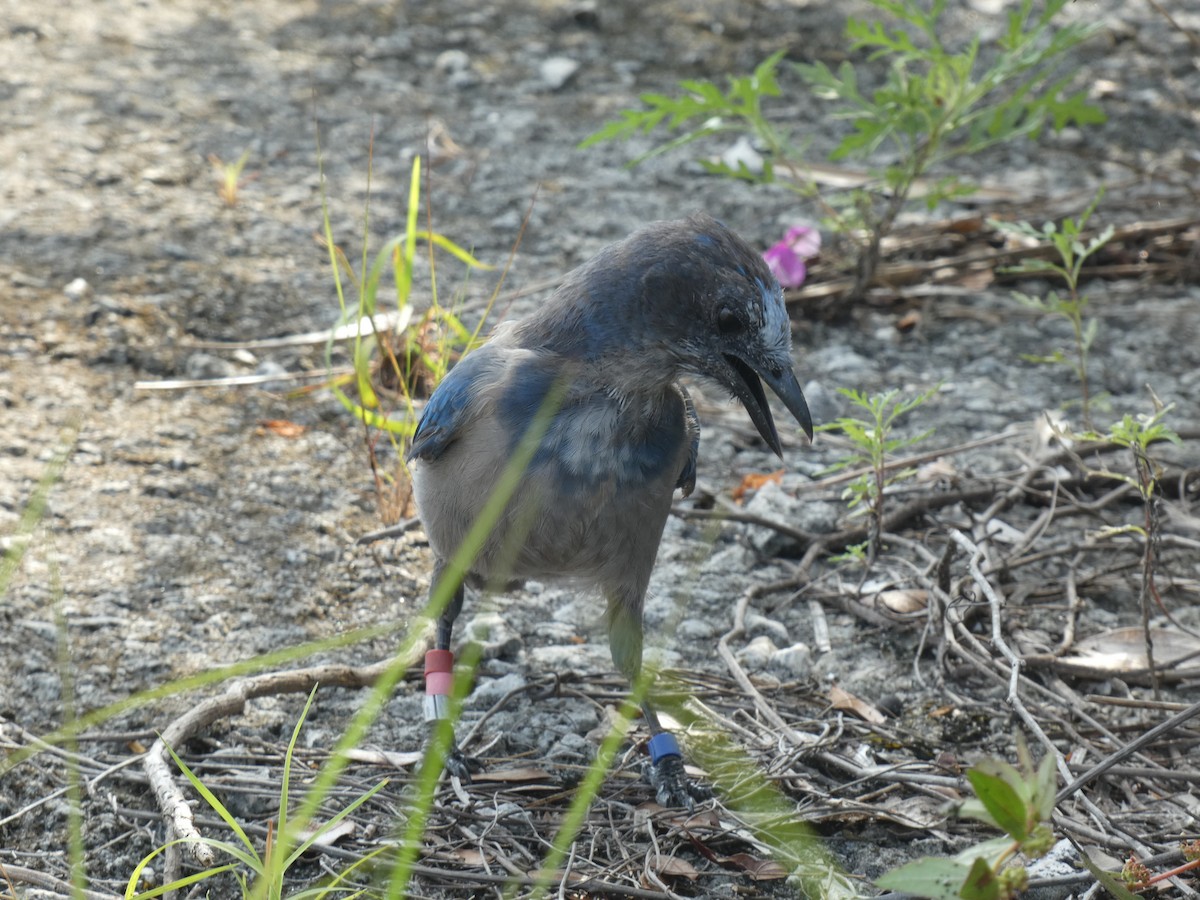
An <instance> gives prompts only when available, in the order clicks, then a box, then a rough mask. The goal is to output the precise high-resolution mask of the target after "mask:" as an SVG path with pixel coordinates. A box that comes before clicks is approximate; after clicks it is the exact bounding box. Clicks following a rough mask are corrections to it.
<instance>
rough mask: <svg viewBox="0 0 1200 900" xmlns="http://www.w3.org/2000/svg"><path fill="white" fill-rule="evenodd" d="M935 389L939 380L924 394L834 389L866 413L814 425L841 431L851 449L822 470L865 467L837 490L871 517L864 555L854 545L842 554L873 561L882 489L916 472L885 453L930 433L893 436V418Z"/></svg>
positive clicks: (928, 396) (897, 417)
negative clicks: (891, 460)
mask: <svg viewBox="0 0 1200 900" xmlns="http://www.w3.org/2000/svg"><path fill="white" fill-rule="evenodd" d="M940 387H941V385H940V384H937V385H934V386H933V387H931V388H930V389H929V390H927V391H925V392H924V393H921V394H917V395H915V396H912V397H901V396H900V392H899V391H898V390H894V389H893V390H890V391H884V392H883V393H882V394H871V395H868V394H865V393H863V392H862V391H857V390H854V389H853V388H838V393H840V394H841V395H842V396H844V397H847V398H849V400H850V402H851V403H852V404H853V405H854V406H856V407H858V409H860V410H862V411H863V413H865V415H861V416H859V417H853V416H840V417H838V418H837V419H835V420H834V421H832V422H827V423H825V424H824V425H821V426H819V427H818V428H817V430H818V431H830V432H840V433H841V434H843V435H845V436H846V437H847V438H848V439H849V440H850V443H851V445H852V447H853V449H852V451H851V452H850V454H849V455H848V456H847V457H846V458H844V459H842V460H841V461H840V462H838V463H836V464H834V465H833V466H830V467H829V468H828V469H827V470H826V472H840V471H842V470H844V469H850V468H857V467H860V466H861V467H863V468H864V469H865V471H863V472H862V473H861V474H859V475H857V476H856V477H855V478H854V479H853V480H852V481H851V482H850V483H849V484H848V485H847V486H846V488H845V490H844V491H843V492H842V497H843V499H845V500H847V501H848V502H849V506H850V509H851V510H863V511H865V513H866V514H867V515H868V516H870V521H871V524H870V531H869V535H868V541H867V545H868V547H867V551H866V553H865V556H864V554H863V550H862V547H861V545H859V546H856V547H851V548H847V552H848V553H851V554H852V555H853V558H855V559H864V558H865V560H866V561H867V562H868V563H869V562H871V561H872V560H874V558H875V554H876V553H877V552H878V549H879V536H880V533H881V532H882V530H883V507H884V493H885V491H886V490H887V488H888V487H890V486H891V485H894V484H896V483H897V482H900V481H904V480H906V479H908V478H911V477H912V476H913V475H914V474H916V470H915V469H912V468H905V469H899V470H896V469H894V468H890V467H889V466H888V462H887V457H888V455H889V454H891V453H895V452H896V451H897V450H900V449H903V448H904V447H911V446H913V445H914V444H918V443H920V442H921V441H923V440H925V439H926V438H927V437H929V436H930V435H931V434H933V429H932V428H930V429H927V430H926V431H923V432H921V433H920V434H918V435H915V436H912V437H894V436H893V434H894V431H895V427H896V420H897V419H899V418H900V417H901V416H903V415H905V414H906V413H909V412H911V411H912V410H914V409H916V408H917V407H918V406H921V405H922V404H923V403H925V402H926V401H927V400H929V398H930V397H932V396H933V395H934V394H936V393H937V391H938V390H939V388H940Z"/></svg>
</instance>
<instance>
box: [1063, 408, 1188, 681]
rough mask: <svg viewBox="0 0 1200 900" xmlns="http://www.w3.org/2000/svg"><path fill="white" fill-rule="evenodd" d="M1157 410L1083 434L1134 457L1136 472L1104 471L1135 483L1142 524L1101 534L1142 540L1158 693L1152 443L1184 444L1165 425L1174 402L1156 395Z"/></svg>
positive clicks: (1146, 620) (1157, 526)
mask: <svg viewBox="0 0 1200 900" xmlns="http://www.w3.org/2000/svg"><path fill="white" fill-rule="evenodd" d="M1154 400H1155V411H1154V413H1153V414H1151V415H1140V416H1131V415H1129V414H1128V413H1126V415H1125V416H1124V418H1122V419H1121V421H1119V422H1114V423H1113V424H1112V425H1111V426H1110V427H1109V430H1108V433H1107V434H1098V433H1096V432H1087V433H1085V434H1083V435H1080V436H1081V437H1083V438H1085V439H1088V440H1105V441H1109V442H1110V443H1113V444H1116V445H1117V446H1118V447H1125V448H1126V449H1128V450H1129V452H1130V454H1131V455H1132V457H1133V472H1134V474H1133V475H1126V474H1125V473H1123V472H1113V471H1111V470H1108V469H1105V470H1104V471H1102V472H1101V473H1100V474H1101V475H1104V476H1106V477H1108V478H1115V479H1117V480H1119V481H1123V482H1125V483H1126V484H1129V485H1132V486H1133V487H1134V489H1135V490H1137V492H1138V496H1139V497H1140V498H1141V501H1142V524H1141V525H1122V526H1119V527H1115V528H1107V529H1104V530H1103V531H1102V532H1101V536H1105V537H1107V536H1112V535H1117V534H1135V535H1137V536H1138V537H1139V538H1140V539H1141V541H1142V581H1141V590H1140V592H1139V603H1140V606H1141V613H1142V633H1143V634H1144V635H1145V639H1146V665H1147V667H1148V668H1149V670H1150V676H1151V679H1152V680H1153V682H1154V685H1155V691H1156V693H1157V688H1158V673H1157V671H1156V669H1155V667H1154V641H1153V639H1152V637H1151V631H1150V614H1151V609H1150V605H1151V602H1153V603H1154V604H1155V605H1156V606H1157V607H1158V608H1159V609H1161V610H1163V611H1164V612H1165V611H1166V607H1165V605H1164V604H1163V601H1162V597H1161V596H1160V595H1159V591H1158V584H1157V582H1156V580H1155V571H1156V568H1157V554H1158V545H1159V533H1160V530H1161V523H1160V519H1159V505H1158V497H1159V481H1160V478H1161V474H1162V470H1161V468H1160V467H1159V465H1158V464H1157V463H1156V462H1155V461H1154V460H1153V459H1152V458H1151V456H1150V446H1151V444H1156V443H1159V442H1160V441H1170V442H1171V443H1173V444H1181V443H1182V441H1181V439H1180V437H1179V435H1178V434H1176V433H1175V432H1174V431H1172V430H1171V429H1170V428H1168V427H1167V426H1166V425H1164V424H1163V419H1164V418H1165V417H1166V415H1167V413H1169V412H1170V411H1171V409H1172V407H1173V405H1174V404H1168V405H1167V406H1163V405H1162V404H1161V403H1159V402H1158V398H1157V397H1155V398H1154Z"/></svg>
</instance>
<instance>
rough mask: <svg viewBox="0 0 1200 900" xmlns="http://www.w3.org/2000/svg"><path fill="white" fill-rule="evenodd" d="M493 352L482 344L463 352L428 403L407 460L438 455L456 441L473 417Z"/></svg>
mask: <svg viewBox="0 0 1200 900" xmlns="http://www.w3.org/2000/svg"><path fill="white" fill-rule="evenodd" d="M493 355H494V354H492V353H490V352H489V348H488V347H486V346H485V347H481V348H480V349H478V350H476V351H475V352H474V353H469V354H467V355H466V356H464V357H463V358H462V360H461V361H460V362H459V363H458V364H457V365H456V366H455V367H454V368H453V369H451V370H450V372H449V373H448V374H447V375H446V377H445V378H443V379H442V381H441V384H439V385H438V386H437V388H436V389H435V390H434V392H433V396H432V397H430V398H429V402H428V403H426V404H425V411H424V412H423V413H422V414H421V420H420V421H419V422H418V423H417V431H416V434H414V435H413V440H412V446H411V447H409V448H408V453H407V454H406V455H405V460H406V461H408V462H411V461H412V460H414V459H437V458H438V457H439V456H441V455H442V453H443V451H445V449H446V448H447V447H449V446H450V445H451V444H452V443H454V441H455V439H456V438H457V437H458V435H459V432H460V430H461V429H462V427H463V425H465V424H466V422H467V421H468V419H469V418H470V411H469V408H470V406H471V401H472V399H473V398H474V397H475V394H476V392H477V391H478V390H480V388H481V387H482V386H483V384H484V383H486V382H487V380H488V378H489V376H490V375H491V374H492V373H493V372H494V370H495V365H494V362H495V361H494V359H492V357H493Z"/></svg>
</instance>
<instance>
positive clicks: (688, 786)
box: [646, 756, 712, 812]
mask: <svg viewBox="0 0 1200 900" xmlns="http://www.w3.org/2000/svg"><path fill="white" fill-rule="evenodd" d="M646 780H647V781H649V782H650V786H651V787H652V788H654V799H655V800H657V801H658V803H659V805H660V806H666V807H676V808H678V807H683V808H684V809H687V810H688V811H689V812H690V811H691V810H693V809H695V808H696V801H697V800H708V799H710V798H711V797H712V791H711V790H709V789H708V788H707V787H705V786H704V785H701V784H696V783H694V782H692V781H691V780H689V779H688V777H687V774H686V773H685V772H684V770H683V760H682V759H681V758H680V757H678V756H664V757H663V758H662V759H660V760H659V761H658V762H656V763H649V764H648V765H647V766H646Z"/></svg>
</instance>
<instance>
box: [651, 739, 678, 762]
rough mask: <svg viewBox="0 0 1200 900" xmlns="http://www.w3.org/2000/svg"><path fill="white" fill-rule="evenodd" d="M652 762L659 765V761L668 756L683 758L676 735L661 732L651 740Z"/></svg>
mask: <svg viewBox="0 0 1200 900" xmlns="http://www.w3.org/2000/svg"><path fill="white" fill-rule="evenodd" d="M648 746H649V747H650V762H652V763H654V764H656V765H657V764H658V761H659V760H660V759H662V758H663V757H666V756H678V757H680V758H682V757H683V754H682V753H681V752H680V750H679V742H678V741H677V740H675V735H673V734H668V733H667V732H665V731H664V732H661V733H660V734H656V735H654V736H653V737H652V738H650V743H649V745H648Z"/></svg>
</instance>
